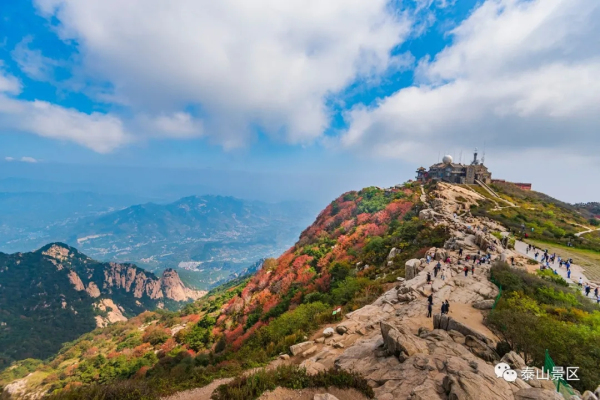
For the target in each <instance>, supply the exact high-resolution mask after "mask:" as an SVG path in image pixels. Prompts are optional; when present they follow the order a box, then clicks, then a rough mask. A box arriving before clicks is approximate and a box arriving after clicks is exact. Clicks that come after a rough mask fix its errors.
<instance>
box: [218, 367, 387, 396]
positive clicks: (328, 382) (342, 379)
mask: <svg viewBox="0 0 600 400" xmlns="http://www.w3.org/2000/svg"><path fill="white" fill-rule="evenodd" d="M330 386H334V387H338V388H340V389H356V390H358V391H359V392H361V393H363V394H364V395H365V396H367V397H368V398H370V399H371V398H373V397H375V394H374V393H373V389H372V388H371V387H370V386H369V385H368V383H367V381H366V380H365V379H364V378H362V377H361V376H360V375H358V374H357V373H353V372H346V371H343V370H336V369H330V370H328V371H323V372H319V373H317V374H316V375H308V374H307V373H306V370H305V369H304V368H300V367H298V366H295V365H284V366H279V367H277V368H276V369H274V370H261V371H258V372H256V373H255V374H252V375H250V376H247V377H246V376H242V377H238V378H236V379H235V380H233V381H232V382H230V383H228V384H226V385H221V386H219V387H218V388H217V390H216V391H215V393H214V394H213V396H212V399H213V400H253V399H257V398H258V397H260V395H261V394H262V393H263V392H265V391H267V390H274V389H275V388H277V387H286V388H290V389H296V390H298V389H305V388H317V387H318V388H327V387H330Z"/></svg>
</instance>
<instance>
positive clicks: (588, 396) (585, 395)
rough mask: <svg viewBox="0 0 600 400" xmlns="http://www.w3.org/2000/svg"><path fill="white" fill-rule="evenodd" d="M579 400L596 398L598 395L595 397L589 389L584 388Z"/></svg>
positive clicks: (593, 399) (596, 399)
mask: <svg viewBox="0 0 600 400" xmlns="http://www.w3.org/2000/svg"><path fill="white" fill-rule="evenodd" d="M581 400H598V397H596V395H595V394H594V393H592V392H590V391H589V390H586V391H585V392H583V396H582V397H581Z"/></svg>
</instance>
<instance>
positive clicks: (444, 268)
mask: <svg viewBox="0 0 600 400" xmlns="http://www.w3.org/2000/svg"><path fill="white" fill-rule="evenodd" d="M425 261H426V263H427V264H430V263H431V262H432V261H435V260H434V255H432V254H426V256H425ZM442 261H443V264H442ZM456 263H457V264H458V265H461V266H462V270H463V272H464V274H465V277H468V276H469V272H471V275H475V267H476V266H481V265H482V264H491V263H492V254H491V253H490V252H487V253H486V254H482V252H481V250H478V251H477V254H467V255H464V256H463V249H462V248H460V249H459V250H458V260H456ZM451 264H452V259H451V258H450V256H447V257H446V258H445V259H444V260H438V261H437V263H436V264H435V265H434V267H433V275H432V274H431V272H427V284H429V285H433V282H434V279H437V278H438V275H439V278H440V279H441V280H443V281H445V280H446V278H447V277H448V274H449V273H450V272H449V267H450V265H451ZM449 311H450V303H449V302H448V300H445V301H443V302H442V305H441V313H442V314H448V312H449ZM432 313H433V295H429V297H428V298H427V318H431V316H432Z"/></svg>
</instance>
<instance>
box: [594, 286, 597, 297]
mask: <svg viewBox="0 0 600 400" xmlns="http://www.w3.org/2000/svg"><path fill="white" fill-rule="evenodd" d="M594 297H598V286H596V288H595V289H594Z"/></svg>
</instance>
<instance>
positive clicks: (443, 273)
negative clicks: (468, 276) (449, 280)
mask: <svg viewBox="0 0 600 400" xmlns="http://www.w3.org/2000/svg"><path fill="white" fill-rule="evenodd" d="M459 262H460V261H459ZM442 280H443V281H445V280H446V268H444V269H443V270H442Z"/></svg>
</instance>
